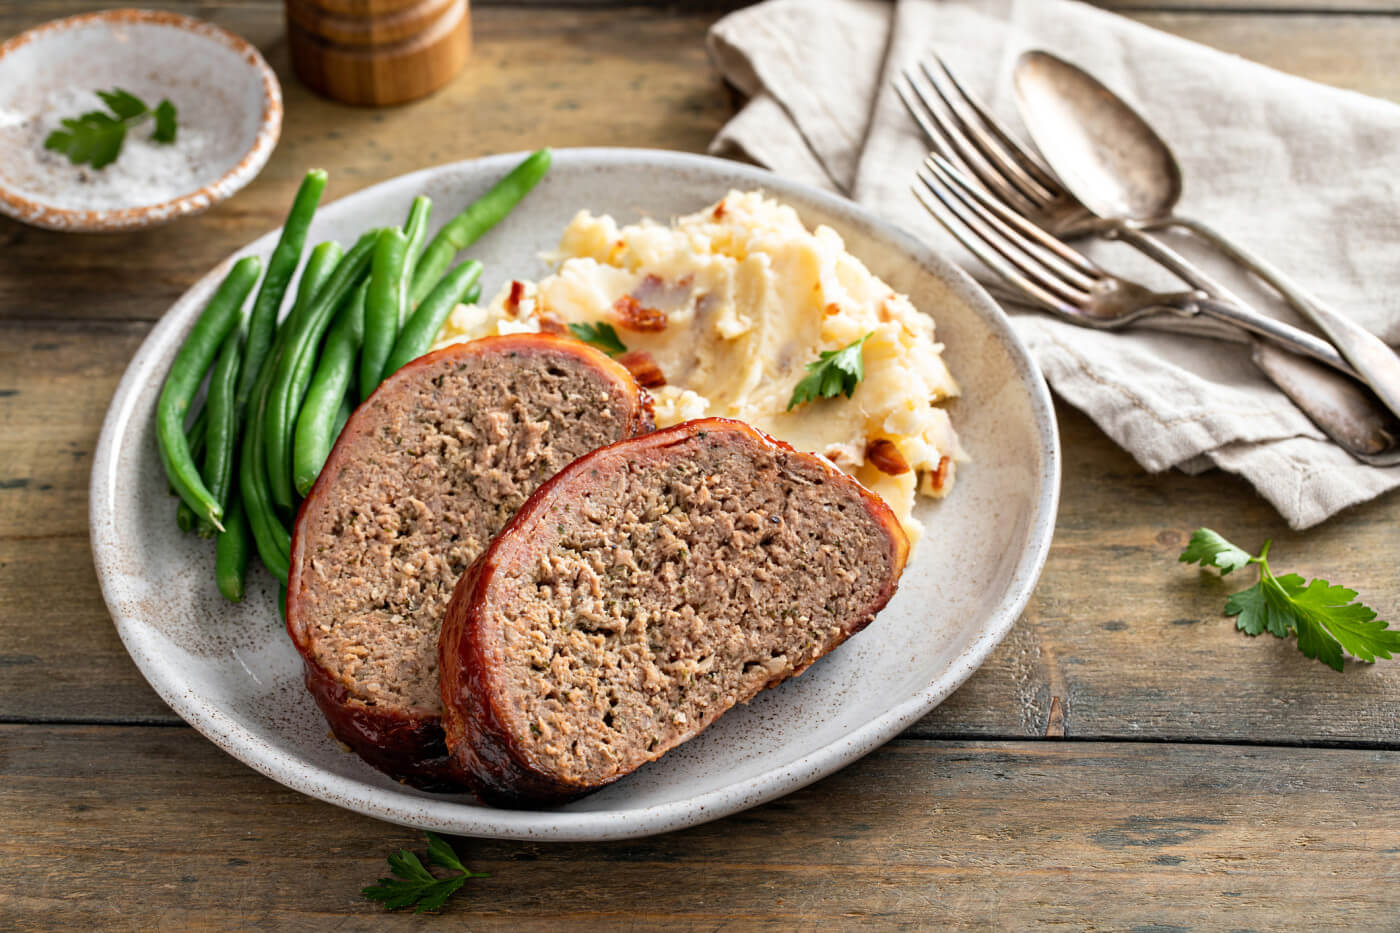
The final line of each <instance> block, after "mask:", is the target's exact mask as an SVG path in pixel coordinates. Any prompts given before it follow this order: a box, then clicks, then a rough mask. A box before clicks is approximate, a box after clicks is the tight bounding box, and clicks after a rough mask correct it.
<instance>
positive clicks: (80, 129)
mask: <svg viewBox="0 0 1400 933" xmlns="http://www.w3.org/2000/svg"><path fill="white" fill-rule="evenodd" d="M96 93H97V96H98V97H100V98H102V103H104V104H106V105H107V109H108V110H109V111H111V112H110V113H107V112H104V111H101V110H91V111H88V112H87V113H85V114H83V115H82V116H79V117H69V118H67V119H65V120H62V121H61V122H62V124H63V129H61V130H54V131H53V132H52V133H50V134H49V135H48V138H47V139H45V140H44V148H45V149H51V150H53V151H54V152H61V153H63V154H64V155H66V156H68V161H70V162H72V163H73V164H74V165H82V164H83V163H84V162H86V163H88V164H89V165H91V166H92V167H93V168H106V167H107V166H108V165H111V164H112V163H113V162H114V161H116V158H117V156H118V155H120V154H121V151H122V143H123V142H125V141H126V131H127V130H128V129H130V128H131V127H132V126H134V125H135V124H137V123H139V122H141V121H142V120H144V119H146V118H147V117H155V129H154V131H153V132H152V133H151V139H153V140H155V141H156V142H158V143H173V142H174V141H175V133H176V124H175V105H174V104H172V103H171V102H170V101H169V100H162V101H161V102H160V103H159V104H157V105H156V108H155V110H152V109H151V108H150V107H148V106H146V103H145V101H143V100H141V98H139V97H137V96H136V95H135V94H132V93H131V92H130V91H123V90H122V89H121V88H113V89H112V90H110V91H97V92H96Z"/></svg>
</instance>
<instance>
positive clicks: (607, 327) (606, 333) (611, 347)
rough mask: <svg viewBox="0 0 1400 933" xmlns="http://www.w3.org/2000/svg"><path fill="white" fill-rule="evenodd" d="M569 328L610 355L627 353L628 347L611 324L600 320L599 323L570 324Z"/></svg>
mask: <svg viewBox="0 0 1400 933" xmlns="http://www.w3.org/2000/svg"><path fill="white" fill-rule="evenodd" d="M569 330H570V331H571V332H572V333H573V335H574V336H575V337H577V338H578V339H579V340H582V341H583V342H584V343H587V344H592V345H593V346H595V347H597V348H598V349H599V350H602V351H603V352H604V353H606V354H607V355H608V356H617V355H618V354H619V353H626V352H627V348H626V347H625V346H623V345H622V341H621V340H620V339H618V336H617V331H615V330H613V326H612V325H611V324H606V323H604V322H602V321H599V322H598V323H597V324H570V325H569Z"/></svg>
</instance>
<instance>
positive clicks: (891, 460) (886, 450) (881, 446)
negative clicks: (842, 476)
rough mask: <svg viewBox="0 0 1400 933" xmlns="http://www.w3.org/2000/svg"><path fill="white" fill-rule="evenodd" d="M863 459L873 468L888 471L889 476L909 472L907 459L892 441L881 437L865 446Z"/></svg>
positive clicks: (883, 471)
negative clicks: (873, 465) (871, 464)
mask: <svg viewBox="0 0 1400 933" xmlns="http://www.w3.org/2000/svg"><path fill="white" fill-rule="evenodd" d="M865 459H867V460H869V461H870V462H871V463H873V464H875V468H876V469H877V470H879V471H880V472H881V473H888V474H889V475H890V476H899V475H900V474H902V473H908V472H909V461H907V460H905V459H904V455H903V454H901V453H900V452H899V448H898V447H896V446H895V445H894V442H893V441H890V440H886V439H885V438H883V437H881V438H878V439H876V440H873V441H871V442H870V446H868V447H866V448H865ZM945 459H946V458H945Z"/></svg>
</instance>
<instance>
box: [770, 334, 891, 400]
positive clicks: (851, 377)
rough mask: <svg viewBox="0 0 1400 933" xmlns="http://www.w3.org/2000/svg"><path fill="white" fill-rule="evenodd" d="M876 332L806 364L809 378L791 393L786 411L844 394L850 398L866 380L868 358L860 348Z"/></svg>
mask: <svg viewBox="0 0 1400 933" xmlns="http://www.w3.org/2000/svg"><path fill="white" fill-rule="evenodd" d="M874 333H875V332H874V331H873V330H872V331H871V332H870V333H869V334H866V335H865V336H864V337H862V338H860V339H859V340H856V341H853V342H851V343H848V344H846V346H844V347H842V348H841V349H839V350H823V351H822V353H821V355H820V356H818V357H817V359H816V361H815V362H812V363H808V364H807V375H806V376H803V377H802V381H801V382H799V383H798V384H797V386H796V387H795V388H794V389H793V390H792V398H791V399H789V400H788V404H787V410H788V411H792V410H793V408H795V407H797V406H798V405H801V404H802V403H804V402H810V401H811V400H812V399H815V398H835V397H836V396H838V395H842V394H844V395H845V396H846V398H850V397H851V395H852V394H853V393H854V392H855V391H856V385H857V384H858V383H859V382H860V381H861V380H862V379H864V378H865V358H864V357H863V356H862V355H861V345H862V344H863V343H865V342H866V341H867V340H869V339H870V338H871V336H872V335H873V334H874Z"/></svg>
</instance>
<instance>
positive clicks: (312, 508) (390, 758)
mask: <svg viewBox="0 0 1400 933" xmlns="http://www.w3.org/2000/svg"><path fill="white" fill-rule="evenodd" d="M541 350H548V351H550V352H555V353H564V354H569V355H572V356H574V357H576V358H577V359H579V360H581V361H583V362H585V363H587V364H588V365H590V366H592V367H593V368H594V369H595V370H596V371H598V372H599V373H601V374H603V375H604V376H605V377H607V378H608V379H610V380H611V381H612V382H613V383H614V384H615V385H616V386H617V387H619V388H620V389H621V390H622V393H623V398H625V399H627V400H630V402H631V405H630V411H631V412H632V414H633V419H634V420H633V421H632V423H631V424H628V425H624V426H620V430H621V431H622V434H621V435H620V436H624V437H625V436H628V435H629V434H636V433H644V432H647V431H650V430H652V428H653V427H654V423H653V421H652V414H651V400H650V398H649V397H648V396H647V394H646V392H645V391H644V390H642V389H640V388H639V387H638V386H637V384H636V382H635V380H633V378H632V376H631V374H630V373H628V372H627V370H626V369H625V368H624V367H623V366H622V365H620V364H618V363H616V362H615V361H613V360H611V359H609V358H608V357H607V356H606V355H605V354H603V353H601V352H599V351H598V350H595V349H593V348H592V347H589V346H587V345H585V344H583V343H581V342H579V341H576V340H571V339H568V338H564V337H555V336H551V335H543V334H518V335H511V336H505V337H486V338H482V339H480V340H475V341H471V342H468V343H460V344H453V345H451V346H448V347H444V348H442V349H441V350H437V351H434V352H432V353H428V354H425V355H424V356H421V357H419V358H417V359H416V360H413V361H412V362H410V363H408V364H406V365H405V366H404V367H402V368H401V369H399V370H398V371H397V372H395V373H394V374H393V375H391V376H390V377H389V378H388V379H386V380H385V381H384V383H383V384H381V385H380V386H379V388H378V389H377V390H376V391H375V393H374V395H372V396H371V397H370V399H369V400H368V401H367V402H365V403H364V404H363V405H361V406H359V407H358V408H357V409H356V410H355V412H354V413H353V414H352V415H351V417H350V420H349V421H348V422H347V423H346V426H345V429H344V430H343V431H342V432H341V434H340V437H339V438H338V439H337V441H336V444H335V446H334V448H333V449H332V451H331V454H330V456H329V457H328V458H327V460H326V464H325V466H324V467H323V468H322V470H321V473H320V475H319V476H318V477H317V480H316V483H315V485H314V486H313V487H312V489H311V491H310V492H309V493H308V494H307V497H306V500H305V501H304V502H303V503H302V505H301V509H300V510H299V512H298V516H297V522H296V525H295V528H294V531H293V536H292V547H291V570H290V576H289V579H288V585H287V602H286V617H287V633H288V635H289V636H290V637H291V639H292V642H293V644H294V645H295V646H296V648H297V651H298V652H299V653H300V654H301V656H302V661H303V663H304V665H305V682H306V687H307V690H308V691H309V692H310V693H311V695H312V697H313V698H314V699H315V701H316V704H317V706H319V707H320V709H321V711H322V713H323V714H324V715H325V717H326V719H327V721H328V722H329V723H330V725H331V729H332V731H333V732H334V734H335V735H336V737H337V738H339V739H340V740H341V741H342V742H344V743H345V744H346V745H348V746H349V747H350V748H351V749H352V750H354V751H355V752H356V753H357V754H358V755H359V756H360V757H361V758H363V759H364V760H366V761H367V762H369V763H370V764H372V765H373V766H374V767H376V768H378V769H380V770H381V771H384V772H386V773H388V774H390V775H391V776H393V777H395V778H398V779H400V780H403V781H405V782H407V783H409V784H412V785H414V786H417V787H421V788H423V789H426V790H443V791H446V790H460V789H461V781H460V779H459V778H458V777H457V775H456V773H455V771H454V770H453V769H452V768H451V767H450V766H449V759H448V756H447V749H446V745H445V742H444V736H443V732H442V726H441V721H440V717H439V715H438V714H437V713H436V711H433V710H424V709H419V708H405V707H391V706H378V705H370V704H367V703H365V702H363V701H362V700H361V699H360V698H359V697H357V696H356V695H355V694H354V692H353V691H352V690H351V689H350V688H349V687H348V686H347V685H346V684H344V683H342V682H341V681H340V680H339V679H338V678H337V677H336V676H335V674H334V672H332V671H330V670H328V669H327V668H326V666H325V665H324V664H322V663H320V662H318V660H317V658H316V651H315V633H314V632H313V631H311V629H310V619H309V618H308V613H307V612H304V611H303V605H304V604H305V601H306V597H307V590H306V587H307V585H308V584H307V581H306V579H305V575H304V570H305V568H306V567H307V566H308V554H307V552H306V548H307V547H308V545H307V540H306V538H307V532H306V529H307V527H308V524H309V522H310V518H309V517H310V516H312V515H313V514H315V513H316V512H317V510H320V509H323V508H325V507H326V506H327V503H328V501H329V499H330V497H332V496H334V495H335V494H336V486H335V483H336V478H337V477H338V476H339V475H340V473H341V471H342V468H343V467H344V466H345V465H346V462H347V460H348V458H351V457H355V456H358V455H361V454H362V453H363V450H362V449H361V439H362V437H364V435H366V434H368V433H369V432H372V431H373V430H375V428H376V426H377V424H378V421H377V419H376V418H375V417H374V414H373V413H374V412H375V411H376V409H375V407H374V403H375V401H376V399H379V400H381V401H382V400H383V399H384V398H385V397H386V396H392V393H394V392H396V391H399V390H401V389H402V388H404V383H405V382H411V381H414V380H417V379H419V378H420V377H421V376H422V375H423V374H427V373H432V372H433V371H434V370H436V369H438V368H439V364H440V363H441V362H442V361H443V360H444V359H449V360H450V359H460V358H463V357H465V356H467V355H469V354H473V355H484V354H509V355H514V354H516V353H521V354H527V353H534V352H538V351H541Z"/></svg>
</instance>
